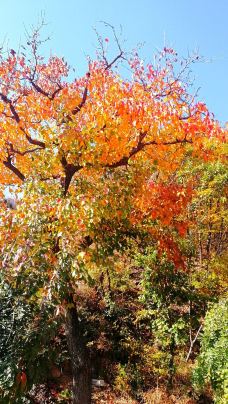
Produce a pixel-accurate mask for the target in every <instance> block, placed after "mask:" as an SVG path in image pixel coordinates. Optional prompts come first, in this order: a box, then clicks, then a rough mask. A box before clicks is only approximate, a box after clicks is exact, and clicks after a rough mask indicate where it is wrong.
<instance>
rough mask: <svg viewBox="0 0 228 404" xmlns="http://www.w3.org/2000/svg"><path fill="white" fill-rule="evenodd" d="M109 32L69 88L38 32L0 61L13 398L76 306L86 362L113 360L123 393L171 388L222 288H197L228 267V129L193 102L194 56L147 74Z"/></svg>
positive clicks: (0, 158) (0, 177) (2, 237)
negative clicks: (225, 263)
mask: <svg viewBox="0 0 228 404" xmlns="http://www.w3.org/2000/svg"><path fill="white" fill-rule="evenodd" d="M113 33H114V38H115V40H116V45H117V49H118V50H117V55H116V57H115V58H114V59H112V60H109V59H108V54H107V52H106V46H104V43H103V42H102V39H101V38H99V45H100V49H99V51H98V54H97V60H94V61H92V60H89V62H88V71H87V72H86V74H85V75H84V76H83V77H81V78H76V79H75V80H73V81H71V80H70V77H71V76H70V68H69V66H68V64H67V63H66V62H65V60H64V59H63V58H58V57H56V56H50V58H49V59H48V60H45V59H44V57H43V56H41V55H40V54H39V47H40V45H41V44H42V41H41V39H40V37H39V30H35V31H34V32H33V34H32V35H31V37H30V38H29V40H28V43H27V48H25V49H24V51H23V52H19V53H18V54H17V53H16V52H15V51H14V50H9V51H7V52H4V51H3V50H2V51H1V54H0V74H1V78H0V133H1V140H0V183H1V189H2V192H5V191H6V188H7V187H8V188H9V192H10V193H11V195H15V197H16V196H17V195H18V201H17V209H15V210H10V209H7V208H6V206H5V204H4V203H2V205H1V221H0V230H1V232H0V247H1V256H2V260H1V273H2V277H3V292H2V293H3V295H2V299H3V300H2V301H7V302H9V310H10V313H12V314H11V315H12V316H14V318H15V323H14V327H15V328H14V327H13V332H12V335H11V334H10V338H11V340H12V341H11V346H12V349H13V347H14V344H15V349H16V352H17V354H16V356H15V358H14V362H12V354H11V350H10V349H9V345H7V344H8V342H9V341H10V340H9V341H7V339H6V338H5V337H4V338H3V344H6V346H7V349H6V350H7V352H8V351H9V355H10V357H9V358H5V359H4V360H3V362H4V363H3V366H5V364H6V363H10V372H11V373H12V377H11V376H10V380H9V387H10V385H12V384H13V380H14V374H15V371H16V369H18V367H20V370H19V369H18V370H19V371H20V372H22V371H23V372H24V370H23V366H26V369H27V368H28V369H29V368H30V361H31V360H33V361H34V360H35V361H37V363H38V364H40V365H37V366H38V368H41V370H42V371H43V366H44V365H43V362H42V360H43V359H45V361H46V362H47V361H48V359H47V357H46V354H47V353H48V355H49V353H50V352H49V351H48V352H47V346H48V343H50V340H52V339H53V338H54V335H55V333H57V329H58V325H59V324H62V325H64V323H65V322H66V317H67V314H69V312H70V310H71V309H73V308H74V309H75V312H76V309H77V313H78V316H79V321H78V326H80V327H81V328H82V334H81V335H82V336H83V337H84V338H85V342H86V344H87V347H88V348H89V349H90V355H91V356H92V357H93V356H96V354H97V353H101V352H102V353H104V352H106V354H107V353H108V355H107V356H108V361H109V364H110V362H112V363H113V367H114V368H115V370H113V374H112V381H113V379H114V378H115V377H116V385H121V378H122V381H124V383H125V386H127V384H128V386H130V387H129V391H130V390H131V389H132V390H134V391H137V390H139V389H140V388H142V386H143V385H144V386H148V385H149V383H151V382H152V383H154V382H155V379H156V378H162V377H163V378H164V377H167V375H169V384H170V385H171V384H172V382H173V380H172V379H173V376H174V374H175V359H176V357H178V358H180V357H181V355H182V357H183V355H184V354H185V353H186V352H185V348H184V347H185V345H186V343H187V339H188V336H189V334H190V337H191V338H190V342H191V343H192V333H193V332H196V331H197V328H198V327H199V325H200V321H201V316H203V315H204V312H205V308H206V305H207V302H208V301H209V300H212V299H213V298H215V291H216V286H217V285H218V284H219V286H220V290H223V287H224V285H223V279H222V280H221V278H220V275H219V276H218V277H215V278H216V279H214V278H213V276H211V278H210V281H209V283H208V285H207V286H208V287H207V288H206V289H207V290H206V291H205V288H204V287H203V284H202V282H200V281H199V280H198V279H199V278H200V277H201V279H202V274H203V273H204V274H205V273H207V269H208V268H209V261H210V258H211V257H212V256H213V265H215V266H216V268H217V269H218V268H219V262H220V256H223V257H224V255H223V250H224V244H225V243H224V232H225V231H224V229H225V214H224V213H225V200H223V199H221V200H220V199H219V189H221V187H222V188H223V189H225V179H226V174H225V161H224V151H223V143H224V140H225V136H226V130H225V129H223V128H221V127H220V125H219V123H218V122H216V121H215V120H214V118H213V115H212V114H210V113H209V111H208V110H207V107H206V105H205V104H203V103H201V102H199V101H198V100H197V98H196V97H194V96H193V95H192V94H191V92H190V89H189V81H188V80H186V77H187V76H188V69H189V65H190V63H191V62H195V61H197V57H196V58H194V57H193V58H190V59H187V60H186V59H184V58H183V59H181V58H179V57H178V55H177V54H176V52H175V51H174V50H173V49H170V48H167V47H165V48H164V49H163V50H162V51H161V52H159V53H158V55H157V56H156V57H155V62H154V63H153V64H148V65H145V64H144V63H143V61H141V60H140V58H139V56H138V54H137V52H133V53H132V54H130V55H129V54H126V53H125V52H124V51H123V50H122V48H121V46H120V43H119V41H118V39H117V37H116V35H115V31H113ZM120 62H121V63H125V65H126V66H127V68H128V69H129V70H130V73H129V78H124V77H121V75H120V71H121V70H120V68H119V63H120ZM178 69H179V70H178ZM215 160H218V162H216V164H215ZM202 173H203V174H202ZM201 174H202V176H201ZM218 201H219V203H218ZM205 212H206V213H205ZM198 233H199V234H200V235H201V236H202V237H201V239H200V242H198V240H199V237H198ZM214 234H215V237H214V238H213V236H212V235H214ZM199 247H200V249H201V250H200V249H199ZM203 250H204V251H203ZM198 251H200V254H198ZM202 251H203V252H205V251H206V252H207V255H205V254H202ZM197 254H198V255H197ZM218 259H219V261H217V262H216V260H218ZM205 262H206V263H207V264H205ZM217 269H216V270H217ZM216 270H214V267H213V271H212V270H211V271H212V273H214V272H216ZM216 276H217V275H216ZM197 277H198V278H197ZM212 278H213V279H212ZM218 278H219V281H218ZM211 279H212V282H211ZM220 281H221V282H220ZM197 282H198V283H197ZM219 282H220V283H219ZM197 285H198V289H197ZM4 288H5V289H4ZM189 302H190V303H191V304H190V303H189ZM7 304H8V303H7ZM189 306H190V309H189ZM7 307H8V306H7ZM44 313H45V314H44ZM4 318H5V317H4ZM37 319H39V327H40V328H42V332H41V334H40V337H39V338H38V337H37V329H35V330H34V324H36V321H38V320H37ZM4 321H6V323H5V324H6V327H7V328H10V325H9V324H8V323H7V320H4ZM30 326H31V328H30ZM40 328H39V329H40ZM24 330H26V331H25V332H24ZM22 335H24V337H23V338H21V336H22ZM34 341H35V342H36V343H35V344H34ZM48 341H49V342H48ZM191 349H192V346H191ZM31 352H34V355H30V354H31ZM111 352H114V355H115V357H114V359H113V357H112V360H111ZM104 356H105V355H104ZM21 357H22V362H21V363H23V364H25V365H23V366H22V365H19V363H20V359H19V358H21ZM41 362H42V363H41ZM72 363H74V361H72ZM45 365H47V363H45ZM107 367H108V366H107ZM3 374H4V373H3ZM107 374H108V372H107ZM21 377H22V374H21V373H20V378H21ZM26 377H27V376H26ZM23 378H25V376H23ZM38 378H39V377H38V376H37V380H38ZM20 380H22V379H20ZM28 380H29V379H28ZM35 380H36V375H35V374H34V375H32V377H31V383H32V382H34V381H35ZM159 380H160V379H159ZM5 382H7V380H6V377H4V381H3V383H5ZM26 383H27V382H26ZM28 383H29V382H28ZM4 389H8V386H6V387H4ZM7 392H8V390H7ZM3 394H5V393H4V392H3ZM10 394H11V395H12V394H14V392H13V393H12V392H11V393H10Z"/></svg>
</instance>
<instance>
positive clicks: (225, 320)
mask: <svg viewBox="0 0 228 404" xmlns="http://www.w3.org/2000/svg"><path fill="white" fill-rule="evenodd" d="M227 330H228V302H227V299H222V300H220V301H219V302H218V303H216V304H214V305H213V306H212V307H211V308H210V309H209V311H208V312H207V314H206V317H205V323H204V333H203V336H202V339H201V350H200V355H199V357H198V359H197V366H196V368H195V370H194V374H193V381H194V384H195V386H196V387H198V389H202V388H204V387H205V385H207V384H208V383H209V384H210V385H211V387H212V389H213V392H214V396H215V402H216V403H224V404H225V403H226V402H227V399H228V345H227Z"/></svg>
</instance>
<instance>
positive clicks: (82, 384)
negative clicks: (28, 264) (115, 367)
mask: <svg viewBox="0 0 228 404" xmlns="http://www.w3.org/2000/svg"><path fill="white" fill-rule="evenodd" d="M70 306H71V307H70V308H68V309H67V313H66V323H65V330H66V338H67V344H68V349H69V354H70V359H71V365H72V372H73V389H72V391H73V404H90V403H91V364H90V358H89V354H88V351H87V348H86V345H85V341H84V338H83V333H82V331H81V325H80V321H79V319H78V314H77V309H76V307H75V304H73V302H72V301H71V304H70Z"/></svg>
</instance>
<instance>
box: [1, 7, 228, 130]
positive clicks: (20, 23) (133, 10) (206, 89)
mask: <svg viewBox="0 0 228 404" xmlns="http://www.w3.org/2000/svg"><path fill="white" fill-rule="evenodd" d="M41 11H44V12H45V19H46V21H47V22H48V23H49V24H48V26H47V28H46V31H47V32H48V33H50V35H51V41H50V42H49V43H48V44H47V50H48V51H49V49H51V50H52V52H53V53H55V54H57V55H59V56H64V57H65V58H66V59H67V60H68V61H69V63H70V64H71V65H74V66H75V67H76V68H77V70H78V72H81V73H82V72H83V69H84V68H85V66H86V63H85V55H87V54H94V49H95V44H96V36H95V33H94V31H93V27H94V26H96V27H97V29H98V30H99V31H100V32H101V33H104V35H108V34H107V32H105V30H104V27H103V26H102V25H101V24H99V21H100V20H104V21H107V22H109V23H111V24H113V25H114V26H115V27H116V28H117V30H118V27H119V26H120V24H121V25H122V28H123V37H124V38H126V40H127V42H126V48H128V49H131V48H132V47H134V46H135V45H136V44H137V43H139V42H145V46H144V48H143V49H142V51H141V54H142V57H146V58H147V59H149V57H150V55H151V56H152V55H153V53H154V51H155V49H156V48H161V47H162V46H163V45H164V37H165V38H166V45H171V46H173V47H175V48H176V49H177V51H178V52H179V53H180V54H182V55H186V54H187V52H188V51H191V50H193V49H196V48H198V49H199V52H200V54H201V55H203V56H205V57H206V58H207V59H208V60H209V59H210V60H212V62H210V63H209V62H207V63H204V64H201V65H195V66H194V75H195V80H196V81H195V86H196V87H201V90H200V99H201V100H202V101H205V102H206V103H207V105H208V107H209V109H210V110H211V111H212V112H214V114H215V117H216V118H217V119H219V120H220V121H221V122H225V121H228V101H227V100H228V0H217V1H215V0H156V1H155V0H141V1H139V0H87V1H86V0H85V1H83V0H80V1H79V0H46V1H45V0H0V42H2V40H3V39H4V38H7V40H8V43H9V46H10V47H14V48H17V45H18V44H19V42H20V41H23V39H24V31H25V28H24V26H25V27H29V26H30V25H31V24H36V22H37V21H38V17H39V15H40V13H41Z"/></svg>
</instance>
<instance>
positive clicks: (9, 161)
mask: <svg viewBox="0 0 228 404" xmlns="http://www.w3.org/2000/svg"><path fill="white" fill-rule="evenodd" d="M3 164H4V166H5V167H7V168H8V169H9V170H11V171H12V172H13V173H14V174H15V175H16V176H17V177H18V178H19V179H20V180H21V181H22V182H24V181H25V176H24V174H22V172H21V171H20V170H19V169H18V168H17V167H15V166H14V165H13V164H12V157H11V156H10V155H8V157H7V160H4V161H3Z"/></svg>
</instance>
